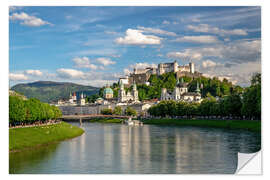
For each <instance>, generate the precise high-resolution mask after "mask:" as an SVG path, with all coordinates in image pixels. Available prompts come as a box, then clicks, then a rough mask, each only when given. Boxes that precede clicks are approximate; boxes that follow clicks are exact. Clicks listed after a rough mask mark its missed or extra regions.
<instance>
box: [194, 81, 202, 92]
mask: <svg viewBox="0 0 270 180" xmlns="http://www.w3.org/2000/svg"><path fill="white" fill-rule="evenodd" d="M195 92H196V93H197V94H200V92H201V91H200V88H199V83H198V81H197V88H196V91H195Z"/></svg>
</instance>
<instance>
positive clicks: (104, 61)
mask: <svg viewBox="0 0 270 180" xmlns="http://www.w3.org/2000/svg"><path fill="white" fill-rule="evenodd" d="M96 61H97V62H98V63H100V64H103V65H104V66H108V65H111V64H115V63H116V62H115V61H112V60H111V59H110V58H103V57H101V58H97V59H96Z"/></svg>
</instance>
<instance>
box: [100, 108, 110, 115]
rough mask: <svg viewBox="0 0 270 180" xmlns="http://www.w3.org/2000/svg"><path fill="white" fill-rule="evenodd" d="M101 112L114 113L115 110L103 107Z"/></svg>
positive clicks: (105, 113)
mask: <svg viewBox="0 0 270 180" xmlns="http://www.w3.org/2000/svg"><path fill="white" fill-rule="evenodd" d="M101 114H104V115H112V114H113V111H112V109H110V108H105V109H102V110H101Z"/></svg>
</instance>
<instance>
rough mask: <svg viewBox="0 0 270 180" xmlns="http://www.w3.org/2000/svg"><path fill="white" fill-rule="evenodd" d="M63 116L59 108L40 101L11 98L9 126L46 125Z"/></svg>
mask: <svg viewBox="0 0 270 180" xmlns="http://www.w3.org/2000/svg"><path fill="white" fill-rule="evenodd" d="M61 116H62V112H61V110H60V109H59V108H58V107H56V106H53V105H49V104H47V103H42V102H40V101H39V100H38V99H35V98H30V99H27V100H23V99H22V98H21V97H18V96H9V124H10V125H11V126H14V125H23V124H33V123H35V122H41V123H44V122H46V121H47V120H53V119H54V120H55V119H58V118H60V117H61Z"/></svg>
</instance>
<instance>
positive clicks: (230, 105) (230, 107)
mask: <svg viewBox="0 0 270 180" xmlns="http://www.w3.org/2000/svg"><path fill="white" fill-rule="evenodd" d="M241 108H242V102H241V98H240V96H239V95H238V94H232V95H229V96H226V97H225V98H224V112H225V114H226V115H232V116H240V115H241Z"/></svg>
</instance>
